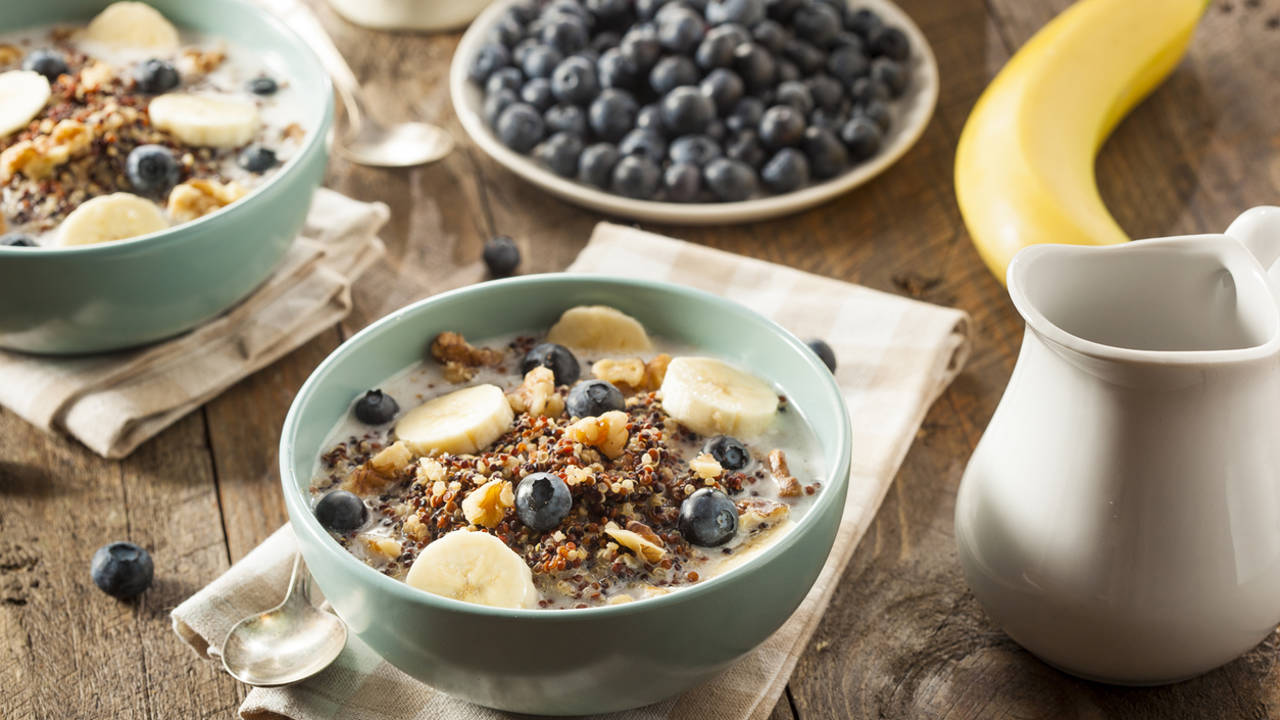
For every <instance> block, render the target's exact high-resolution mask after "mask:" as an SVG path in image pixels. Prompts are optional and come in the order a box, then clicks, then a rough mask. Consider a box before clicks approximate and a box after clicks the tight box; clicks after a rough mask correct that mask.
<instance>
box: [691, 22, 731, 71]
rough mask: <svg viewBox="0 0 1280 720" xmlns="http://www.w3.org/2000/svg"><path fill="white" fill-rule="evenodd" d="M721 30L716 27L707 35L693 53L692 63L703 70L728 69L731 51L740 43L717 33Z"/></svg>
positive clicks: (728, 36)
mask: <svg viewBox="0 0 1280 720" xmlns="http://www.w3.org/2000/svg"><path fill="white" fill-rule="evenodd" d="M721 29H722V28H719V27H717V28H714V29H713V30H712V31H711V32H709V33H707V36H706V37H705V38H703V39H702V42H700V43H698V49H697V50H695V51H694V53H693V59H694V61H695V62H696V63H697V64H698V67H700V68H702V69H703V70H711V69H712V68H722V67H729V66H730V65H732V64H733V49H734V48H736V47H738V45H739V44H740V43H741V41H740V40H739V39H738V38H737V37H736V36H734V35H731V34H729V33H725V32H717V31H719V30H721Z"/></svg>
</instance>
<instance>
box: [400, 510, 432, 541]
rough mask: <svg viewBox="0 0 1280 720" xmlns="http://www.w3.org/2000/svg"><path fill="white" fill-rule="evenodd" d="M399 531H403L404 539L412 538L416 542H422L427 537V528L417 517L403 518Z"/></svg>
mask: <svg viewBox="0 0 1280 720" xmlns="http://www.w3.org/2000/svg"><path fill="white" fill-rule="evenodd" d="M400 529H401V530H403V531H404V534H405V537H409V538H413V539H414V540H417V541H418V542H422V541H423V540H426V539H427V537H428V534H427V526H426V524H425V523H423V522H422V518H419V517H418V516H417V515H410V516H409V517H407V518H405V519H404V525H402V526H401V528H400Z"/></svg>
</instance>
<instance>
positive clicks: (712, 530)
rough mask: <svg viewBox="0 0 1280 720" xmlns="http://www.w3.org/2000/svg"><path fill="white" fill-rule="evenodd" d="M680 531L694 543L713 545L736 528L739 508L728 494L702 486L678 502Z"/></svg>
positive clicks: (736, 530) (720, 543)
mask: <svg viewBox="0 0 1280 720" xmlns="http://www.w3.org/2000/svg"><path fill="white" fill-rule="evenodd" d="M677 527H679V528H680V534H681V535H682V536H684V539H685V540H688V541H689V542H690V543H691V544H693V545H700V546H702V547H715V546H717V545H723V544H725V543H727V542H729V540H730V539H732V538H733V536H734V535H735V534H736V533H737V532H738V508H737V507H735V506H734V504H733V501H732V500H730V499H729V496H728V495H725V494H724V493H723V492H721V491H719V490H717V489H715V488H709V487H704V488H702V489H701V490H695V491H694V493H693V494H692V495H690V496H689V497H687V498H685V499H684V502H682V503H680V518H679V520H678V521H677Z"/></svg>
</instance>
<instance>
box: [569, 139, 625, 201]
mask: <svg viewBox="0 0 1280 720" xmlns="http://www.w3.org/2000/svg"><path fill="white" fill-rule="evenodd" d="M621 156H622V155H621V153H619V152H618V148H616V147H614V146H612V145H610V144H609V143H596V144H595V145H589V146H587V148H586V149H585V150H583V151H582V155H581V156H580V157H579V158H578V179H579V180H581V181H582V182H584V183H587V184H589V185H595V186H596V187H598V188H601V189H604V190H608V189H609V185H610V184H611V183H612V182H613V167H614V166H615V165H617V164H618V158H620V157H621Z"/></svg>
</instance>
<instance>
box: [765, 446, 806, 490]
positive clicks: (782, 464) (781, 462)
mask: <svg viewBox="0 0 1280 720" xmlns="http://www.w3.org/2000/svg"><path fill="white" fill-rule="evenodd" d="M769 471H770V472H772V473H773V479H774V480H776V481H777V482H778V496H779V497H796V496H797V495H800V494H801V493H803V492H804V489H803V488H801V487H800V481H799V480H797V479H795V478H794V477H793V476H792V475H791V470H790V469H788V468H787V454H786V453H784V452H782V451H781V450H777V449H775V450H771V451H769Z"/></svg>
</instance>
